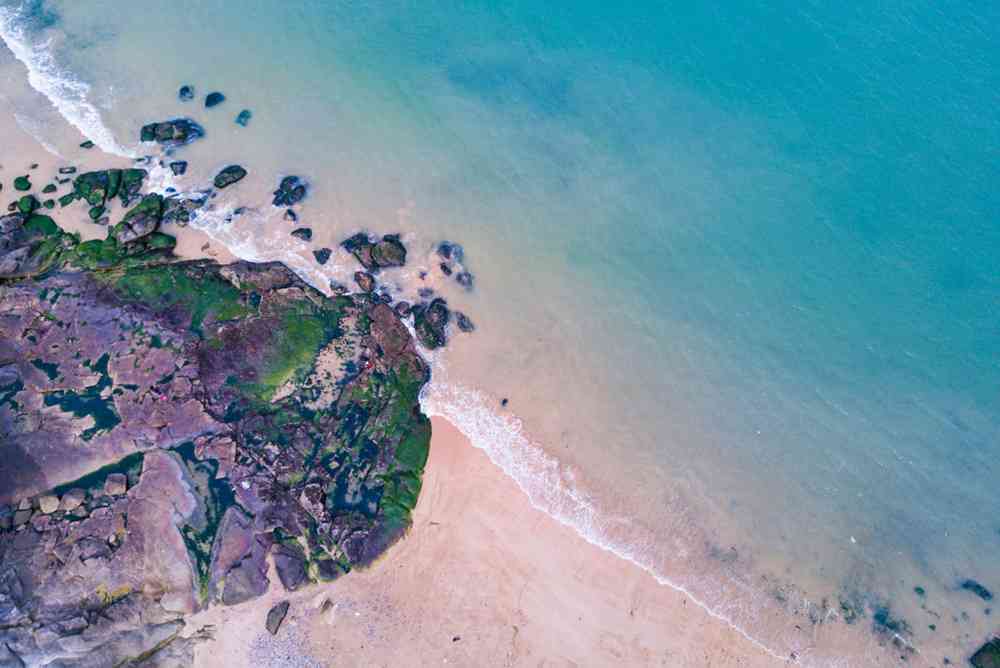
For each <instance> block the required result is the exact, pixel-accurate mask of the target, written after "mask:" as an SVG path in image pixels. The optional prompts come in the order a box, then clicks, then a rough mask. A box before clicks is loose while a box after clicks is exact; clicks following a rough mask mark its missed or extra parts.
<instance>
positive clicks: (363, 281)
mask: <svg viewBox="0 0 1000 668" xmlns="http://www.w3.org/2000/svg"><path fill="white" fill-rule="evenodd" d="M354 282H355V283H357V284H358V287H359V288H361V291H362V292H372V291H373V290H374V289H375V277H374V276H372V275H371V274H369V273H368V272H367V271H356V272H354Z"/></svg>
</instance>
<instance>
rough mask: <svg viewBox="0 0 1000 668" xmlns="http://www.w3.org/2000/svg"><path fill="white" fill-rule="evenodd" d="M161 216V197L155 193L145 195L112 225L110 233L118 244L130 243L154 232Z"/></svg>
mask: <svg viewBox="0 0 1000 668" xmlns="http://www.w3.org/2000/svg"><path fill="white" fill-rule="evenodd" d="M162 218H163V197H162V196H160V195H157V194H152V195H146V196H145V197H143V198H142V201H141V202H139V203H138V204H136V205H135V206H134V207H133V208H132V209H131V210H129V211H128V213H126V214H125V217H124V218H122V220H121V222H120V223H118V224H117V225H115V226H114V228H113V229H112V230H111V235H112V236H113V237H114V238H115V241H117V242H118V243H119V244H128V243H132V242H133V241H136V240H137V239H141V238H142V237H145V236H147V235H149V234H152V233H153V232H155V231H156V230H157V228H158V227H159V226H160V220H161V219H162Z"/></svg>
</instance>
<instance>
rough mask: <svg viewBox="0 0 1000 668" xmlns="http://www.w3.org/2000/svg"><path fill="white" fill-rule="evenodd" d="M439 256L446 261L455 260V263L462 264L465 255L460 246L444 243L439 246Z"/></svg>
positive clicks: (448, 242)
mask: <svg viewBox="0 0 1000 668" xmlns="http://www.w3.org/2000/svg"><path fill="white" fill-rule="evenodd" d="M437 254H438V255H439V256H440V257H442V258H444V259H445V260H453V261H455V262H461V261H462V257H463V255H464V251H463V250H462V247H461V246H459V245H458V244H453V243H452V242H450V241H442V242H441V243H439V244H438V247H437Z"/></svg>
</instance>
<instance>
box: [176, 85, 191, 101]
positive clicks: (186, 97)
mask: <svg viewBox="0 0 1000 668" xmlns="http://www.w3.org/2000/svg"><path fill="white" fill-rule="evenodd" d="M177 97H178V98H180V101H181V102H190V101H191V100H193V99H194V86H188V85H184V86H181V89H180V90H179V91H177Z"/></svg>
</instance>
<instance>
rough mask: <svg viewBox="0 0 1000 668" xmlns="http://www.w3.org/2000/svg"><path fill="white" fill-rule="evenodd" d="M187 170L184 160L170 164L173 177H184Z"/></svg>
mask: <svg viewBox="0 0 1000 668" xmlns="http://www.w3.org/2000/svg"><path fill="white" fill-rule="evenodd" d="M187 168H188V164H187V161H186V160H175V161H174V162H172V163H170V171H171V172H173V174H174V176H184V174H185V173H186V172H187Z"/></svg>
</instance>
